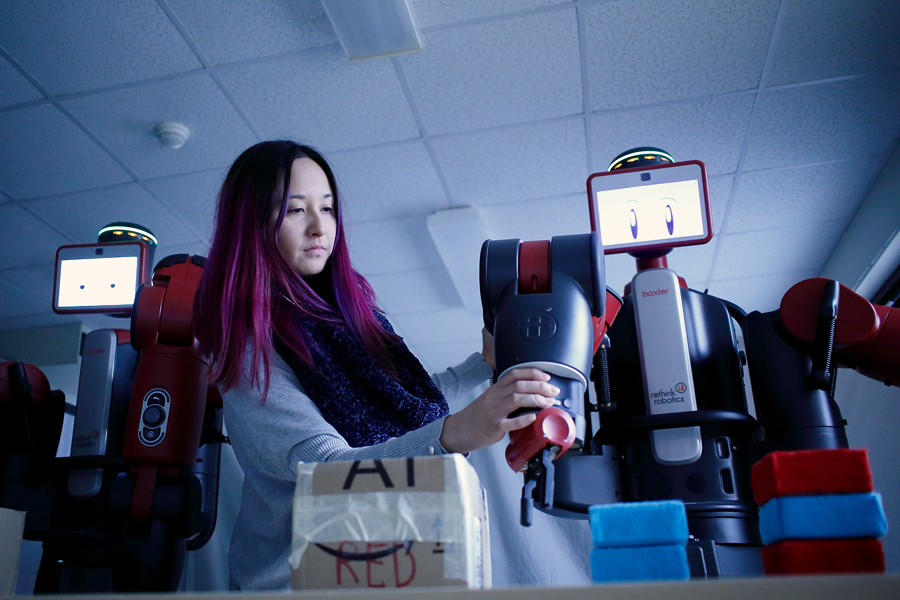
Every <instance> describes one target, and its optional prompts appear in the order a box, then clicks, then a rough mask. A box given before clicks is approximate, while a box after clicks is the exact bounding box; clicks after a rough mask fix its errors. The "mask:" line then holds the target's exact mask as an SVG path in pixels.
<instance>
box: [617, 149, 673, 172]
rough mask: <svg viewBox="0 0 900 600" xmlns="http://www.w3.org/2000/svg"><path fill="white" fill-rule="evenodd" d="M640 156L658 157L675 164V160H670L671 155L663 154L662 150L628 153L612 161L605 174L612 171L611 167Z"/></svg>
mask: <svg viewBox="0 0 900 600" xmlns="http://www.w3.org/2000/svg"><path fill="white" fill-rule="evenodd" d="M640 156H659V157H661V158H666V159H668V160H669V162H673V163H674V162H675V159H674V158H672V155H671V154H669V153H668V152H663V151H662V150H643V151H639V152H629V153H628V154H626V155H625V156H620V157H619V158H618V159H616V160H615V161H613V163H612V164H610V165H609V168H608V169H607V170H606V171H607V172H609V171H612V170H613V167H615V166H616V165H618V164H624V163H625V162H626V161H627V160H628V159H629V158H635V157H640Z"/></svg>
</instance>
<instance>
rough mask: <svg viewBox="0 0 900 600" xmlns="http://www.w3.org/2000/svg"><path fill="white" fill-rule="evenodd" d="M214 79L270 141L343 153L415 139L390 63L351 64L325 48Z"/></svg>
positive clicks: (338, 52) (337, 50) (341, 54)
mask: <svg viewBox="0 0 900 600" xmlns="http://www.w3.org/2000/svg"><path fill="white" fill-rule="evenodd" d="M219 74H220V77H221V79H222V80H223V81H224V82H225V84H226V85H227V86H228V88H229V89H230V90H231V91H232V92H233V94H234V96H235V98H236V99H237V101H238V102H239V103H240V104H241V106H243V107H244V109H245V110H246V111H247V113H248V114H249V115H250V118H251V119H252V120H253V122H254V123H256V124H257V126H258V127H259V129H260V130H261V131H262V133H263V136H264V137H266V138H268V139H276V138H290V139H298V140H306V141H307V142H311V143H312V144H313V145H315V146H318V147H320V148H323V149H324V150H341V149H346V148H354V147H358V146H366V145H373V144H379V143H384V142H395V141H399V140H405V139H413V138H417V137H419V128H418V127H417V126H416V123H415V119H413V116H412V112H410V110H409V105H408V103H407V102H406V96H405V95H404V94H403V90H402V88H401V87H400V80H399V79H398V78H397V73H396V71H395V70H394V65H393V63H392V62H391V61H390V60H384V59H378V60H366V61H360V62H353V63H350V62H347V56H346V55H345V54H344V51H343V50H342V49H341V48H340V47H339V46H329V47H327V48H322V49H319V50H311V51H308V52H304V53H303V54H301V55H299V56H291V57H285V58H282V59H278V60H273V61H271V62H266V63H263V64H252V65H246V66H236V67H228V68H224V69H222V70H221V71H220V72H219Z"/></svg>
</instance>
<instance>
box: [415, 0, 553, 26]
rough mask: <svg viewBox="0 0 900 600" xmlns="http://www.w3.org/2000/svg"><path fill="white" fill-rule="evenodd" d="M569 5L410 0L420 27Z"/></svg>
mask: <svg viewBox="0 0 900 600" xmlns="http://www.w3.org/2000/svg"><path fill="white" fill-rule="evenodd" d="M568 3H569V0H478V2H459V0H410V7H411V8H412V11H413V14H414V15H415V16H416V22H417V23H418V24H419V27H433V26H435V25H446V24H448V23H459V22H465V21H472V20H475V19H486V18H490V17H496V16H498V15H503V14H507V13H515V12H519V11H523V10H528V9H530V8H540V7H542V6H550V5H552V4H568Z"/></svg>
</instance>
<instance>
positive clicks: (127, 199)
mask: <svg viewBox="0 0 900 600" xmlns="http://www.w3.org/2000/svg"><path fill="white" fill-rule="evenodd" d="M26 207H27V208H28V210H30V211H33V212H34V213H35V214H36V215H38V216H40V217H41V218H43V219H45V220H46V221H47V222H48V223H50V224H51V225H53V226H54V227H56V228H58V229H59V230H60V231H63V232H65V233H66V235H68V236H70V237H71V238H72V239H73V240H77V243H79V244H93V243H96V241H97V234H98V232H99V231H100V229H101V228H102V227H104V226H105V225H108V224H110V223H113V222H115V221H127V222H129V223H137V224H139V225H143V226H144V227H148V228H149V229H150V231H152V232H153V234H154V235H155V236H156V237H157V239H159V240H160V243H175V242H182V243H186V242H196V241H197V236H196V235H195V234H194V233H193V232H192V231H191V229H190V228H189V227H188V226H187V225H185V223H184V222H182V221H181V220H180V219H177V218H175V216H174V215H173V214H172V213H171V212H170V211H169V210H168V209H167V208H166V207H165V206H163V205H162V204H161V203H160V202H159V200H157V199H156V198H154V197H153V196H151V195H150V194H148V193H147V191H146V190H145V189H144V188H142V187H141V186H140V185H138V184H136V183H131V184H126V185H121V186H115V187H110V188H104V189H101V190H92V191H89V192H82V193H78V194H72V195H69V196H59V197H55V198H45V199H41V200H32V201H30V202H28V203H27V205H26Z"/></svg>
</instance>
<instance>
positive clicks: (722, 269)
mask: <svg viewBox="0 0 900 600" xmlns="http://www.w3.org/2000/svg"><path fill="white" fill-rule="evenodd" d="M845 225H846V223H845V222H844V221H828V222H822V223H807V222H802V223H798V224H796V225H792V226H788V227H780V228H778V229H766V230H764V231H753V232H749V233H731V234H725V235H722V236H720V237H719V247H718V255H717V256H716V259H715V260H716V262H715V264H714V265H713V272H712V277H710V280H709V285H710V287H712V284H713V282H715V281H721V280H727V279H735V278H738V277H760V276H763V275H774V274H777V273H792V272H795V271H815V272H819V271H821V269H822V267H823V266H825V261H827V260H828V257H829V256H830V255H831V251H832V249H833V248H834V246H835V244H837V242H838V240H839V239H840V237H841V234H842V233H843V231H844V226H845Z"/></svg>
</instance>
